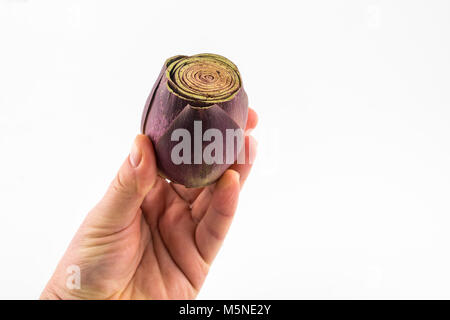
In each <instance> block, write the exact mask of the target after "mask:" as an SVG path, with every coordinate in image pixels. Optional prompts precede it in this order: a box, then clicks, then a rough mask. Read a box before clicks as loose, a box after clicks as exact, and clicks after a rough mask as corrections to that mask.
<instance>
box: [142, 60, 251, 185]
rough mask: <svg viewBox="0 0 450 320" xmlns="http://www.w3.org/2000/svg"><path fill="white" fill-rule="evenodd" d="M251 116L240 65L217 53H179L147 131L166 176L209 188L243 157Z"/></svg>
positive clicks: (147, 112)
mask: <svg viewBox="0 0 450 320" xmlns="http://www.w3.org/2000/svg"><path fill="white" fill-rule="evenodd" d="M247 113H248V98H247V94H246V93H245V91H244V88H243V86H242V79H241V75H240V73H239V70H238V68H237V67H236V65H235V64H234V63H232V62H231V61H230V60H228V59H226V58H225V57H222V56H220V55H216V54H198V55H194V56H182V55H178V56H174V57H172V58H169V59H167V60H166V62H165V63H164V65H163V68H162V70H161V72H160V74H159V76H158V78H157V80H156V82H155V84H154V86H153V88H152V90H151V92H150V95H149V96H148V98H147V101H146V104H145V108H144V112H143V115H142V122H141V131H142V133H143V134H145V135H147V136H148V137H149V138H150V140H151V141H152V143H153V146H154V149H155V153H156V159H157V165H158V170H159V173H160V175H161V176H163V177H165V178H167V179H169V180H171V181H172V182H175V183H179V184H182V185H184V186H186V187H189V188H193V187H203V186H206V185H209V184H211V183H214V182H215V181H216V180H217V179H218V178H220V176H221V175H222V174H223V173H224V172H225V170H226V169H227V168H229V167H230V166H231V165H232V164H233V163H234V162H235V161H236V160H237V159H238V158H239V159H240V158H241V154H242V152H241V150H242V147H243V145H244V143H243V137H244V136H243V130H244V128H245V125H246V122H247Z"/></svg>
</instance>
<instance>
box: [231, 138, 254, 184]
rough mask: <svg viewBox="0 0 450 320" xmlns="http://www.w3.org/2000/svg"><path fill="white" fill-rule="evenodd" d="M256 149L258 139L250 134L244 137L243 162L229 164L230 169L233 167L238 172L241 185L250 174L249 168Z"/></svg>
mask: <svg viewBox="0 0 450 320" xmlns="http://www.w3.org/2000/svg"><path fill="white" fill-rule="evenodd" d="M257 149H258V141H256V139H255V138H254V137H252V136H246V137H245V149H243V151H242V152H245V161H244V163H235V164H233V165H232V166H231V168H230V169H233V170H235V171H237V172H239V174H240V176H241V178H240V183H241V187H242V186H243V185H244V183H245V181H246V180H247V178H248V175H249V174H250V170H251V169H252V166H253V162H254V161H255V158H256V152H257Z"/></svg>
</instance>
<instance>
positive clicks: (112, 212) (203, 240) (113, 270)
mask: <svg viewBox="0 0 450 320" xmlns="http://www.w3.org/2000/svg"><path fill="white" fill-rule="evenodd" d="M256 123H257V116H256V113H255V111H253V110H251V109H249V115H248V121H247V127H246V139H245V148H246V161H245V164H234V165H233V166H232V167H231V168H230V169H228V170H227V171H226V172H225V173H224V174H223V176H222V177H221V178H220V179H219V181H217V182H216V183H215V184H213V185H210V186H207V187H204V188H195V189H187V188H185V187H183V186H181V185H177V184H173V183H168V182H166V180H165V179H163V178H161V177H160V176H158V174H157V168H156V162H155V155H154V151H153V146H152V143H151V142H150V140H149V139H148V138H147V137H146V136H144V135H138V136H137V137H136V139H135V141H134V145H133V147H132V151H131V153H130V155H129V157H128V158H127V159H126V160H125V162H124V163H123V165H122V166H121V168H120V169H119V172H118V173H117V175H116V178H115V179H114V181H113V182H112V183H111V186H110V187H109V189H108V191H107V192H106V194H105V196H104V197H103V199H102V200H101V201H100V202H99V203H98V204H97V205H96V206H95V207H94V209H92V211H91V212H89V214H88V215H87V217H86V219H85V220H84V222H83V223H82V225H81V226H80V228H79V230H78V231H77V233H76V234H75V236H74V238H73V240H72V242H71V243H70V245H69V247H68V249H67V251H66V253H65V254H64V256H63V258H62V259H61V261H60V262H59V264H58V266H57V268H56V271H55V273H54V274H53V276H52V278H51V279H50V281H49V282H48V284H47V286H46V288H45V289H44V291H43V293H42V295H41V299H193V298H195V297H196V296H197V294H198V292H199V290H200V288H201V286H202V284H203V282H204V280H205V277H206V275H207V273H208V271H209V267H210V265H211V263H212V261H213V260H214V258H215V256H216V254H217V252H218V250H219V248H220V247H221V245H222V242H223V240H224V238H225V236H226V234H227V231H228V228H229V226H230V224H231V221H232V218H233V215H234V212H235V210H236V207H237V203H238V197H239V192H240V189H241V187H242V185H243V183H244V182H245V180H246V179H247V176H248V174H249V172H250V169H251V164H252V162H253V160H254V156H255V151H256V140H254V138H253V137H251V136H250V135H249V133H250V130H251V129H253V128H254V127H255V126H256ZM74 265H75V266H77V267H79V268H80V276H81V285H80V288H73V289H70V288H68V287H67V286H66V280H67V277H68V274H67V268H68V267H70V266H74Z"/></svg>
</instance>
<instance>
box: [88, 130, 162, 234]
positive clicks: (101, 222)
mask: <svg viewBox="0 0 450 320" xmlns="http://www.w3.org/2000/svg"><path fill="white" fill-rule="evenodd" d="M156 177H157V169H156V161H155V154H154V151H153V146H152V143H151V141H150V139H149V138H148V137H147V136H145V135H142V134H140V135H138V136H136V138H135V140H134V143H133V146H132V148H131V152H130V154H129V156H128V157H127V159H125V161H124V163H123V164H122V166H121V167H120V169H119V172H118V173H117V175H116V177H115V178H114V180H113V181H112V183H111V185H110V186H109V188H108V190H107V192H106V194H105V196H104V197H103V199H102V200H101V201H100V202H99V203H98V204H97V205H96V206H95V208H94V209H93V210H92V211H91V212H90V213H89V215H88V218H87V220H88V221H86V222H88V223H89V222H90V223H94V225H95V226H98V227H100V228H102V229H106V230H108V231H111V232H117V231H119V230H122V229H123V228H126V227H127V226H129V225H130V224H131V223H132V222H133V221H134V219H135V218H136V215H137V214H138V213H140V206H141V204H142V201H143V200H144V198H145V196H146V195H147V193H148V192H149V191H150V190H151V188H152V187H153V185H154V184H155V182H156Z"/></svg>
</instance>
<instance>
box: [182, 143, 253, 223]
mask: <svg viewBox="0 0 450 320" xmlns="http://www.w3.org/2000/svg"><path fill="white" fill-rule="evenodd" d="M257 146H258V143H257V141H256V139H255V138H253V137H252V136H246V137H245V149H244V150H245V162H244V163H243V164H237V163H236V164H234V165H232V166H231V167H230V169H232V170H234V171H237V172H238V173H239V174H240V180H239V182H240V186H241V188H242V186H243V185H244V183H245V181H246V180H247V177H248V176H249V174H250V171H251V169H252V166H253V162H254V161H255V157H256V151H257ZM214 188H215V185H211V186H207V187H205V188H204V189H203V191H202V192H201V193H200V194H199V195H198V197H197V198H196V200H195V201H194V202H193V204H192V209H191V215H192V219H193V220H194V221H196V222H198V221H200V220H201V219H202V218H203V216H204V215H205V213H206V210H207V209H208V206H209V203H210V202H211V198H212V195H213V191H214Z"/></svg>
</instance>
